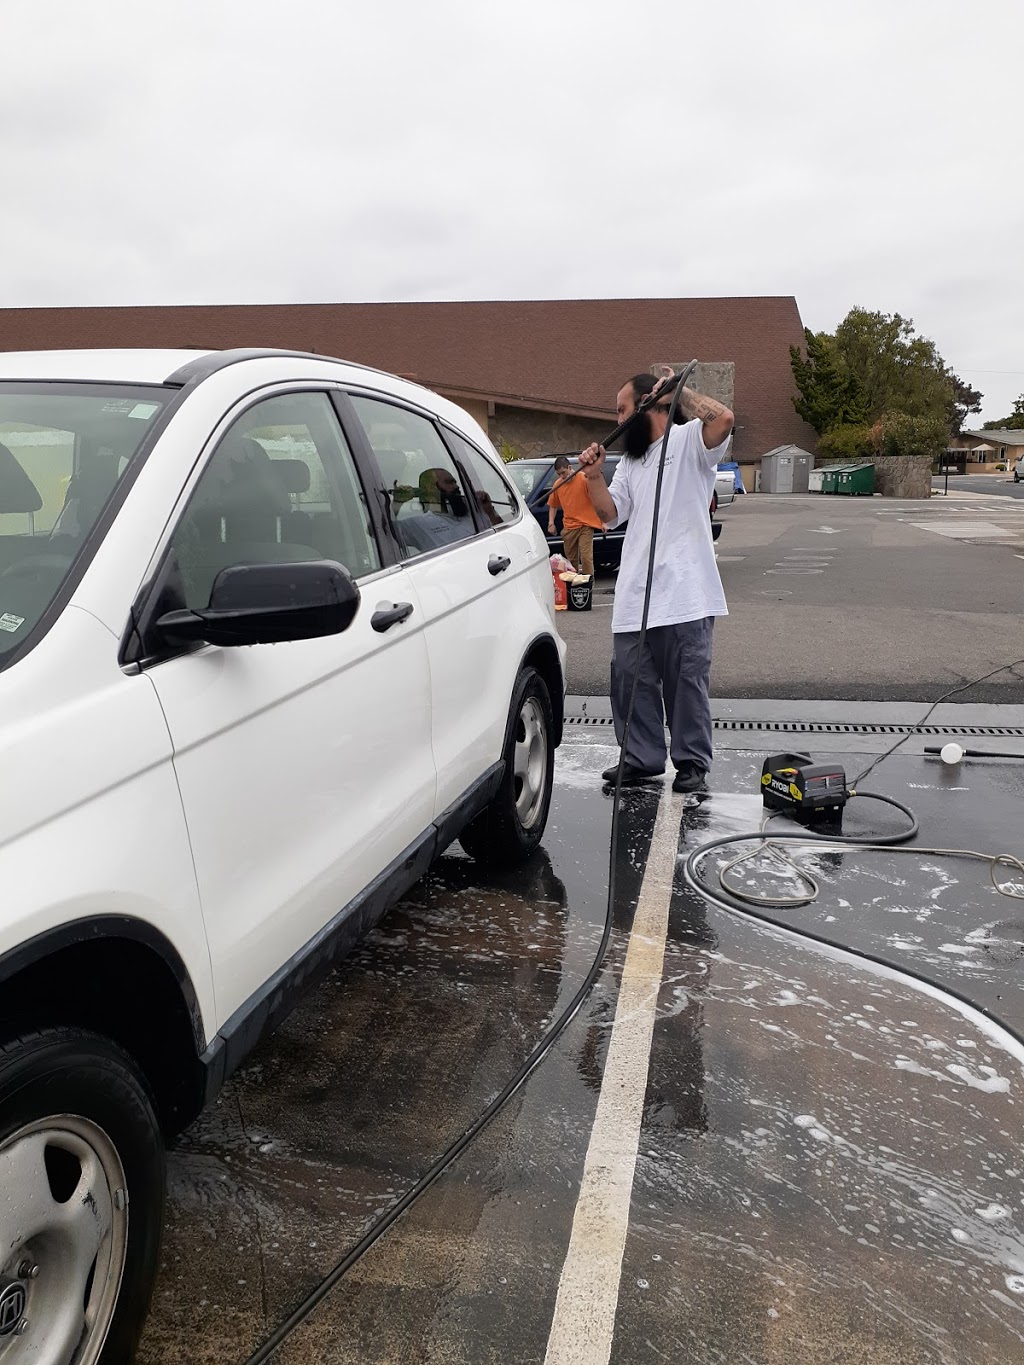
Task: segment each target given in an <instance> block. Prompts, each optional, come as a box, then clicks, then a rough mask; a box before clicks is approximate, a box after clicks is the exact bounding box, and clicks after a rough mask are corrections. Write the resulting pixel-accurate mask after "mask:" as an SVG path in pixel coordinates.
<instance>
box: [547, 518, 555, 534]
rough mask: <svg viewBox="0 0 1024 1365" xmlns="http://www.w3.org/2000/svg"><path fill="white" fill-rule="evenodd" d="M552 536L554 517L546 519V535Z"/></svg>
mask: <svg viewBox="0 0 1024 1365" xmlns="http://www.w3.org/2000/svg"><path fill="white" fill-rule="evenodd" d="M554 534H555V519H554V517H548V535H549V536H553V535H554Z"/></svg>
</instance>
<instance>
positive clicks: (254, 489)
mask: <svg viewBox="0 0 1024 1365" xmlns="http://www.w3.org/2000/svg"><path fill="white" fill-rule="evenodd" d="M172 550H173V553H174V555H175V557H176V560H177V567H178V571H179V573H180V575H181V584H182V588H183V590H184V598H185V604H186V606H188V607H191V608H193V609H197V608H198V609H202V608H203V607H205V606H207V605H208V603H209V600H210V590H211V588H212V587H213V583H214V580H215V578H216V577H217V574H218V573H219V572H220V571H221V569H224V568H227V567H228V565H233V564H268V563H296V562H299V561H302V560H311V559H333V560H336V561H337V562H338V563H340V564H344V566H345V568H346V569H348V571H349V572H350V573H351V574H352V576H353V577H354V578H358V577H360V576H361V575H364V574H367V573H372V572H373V570H375V569H378V568H379V567H380V557H379V555H378V552H377V546H376V543H375V541H374V538H373V534H372V531H371V529H370V525H369V516H368V513H367V508H366V500H365V497H364V495H363V490H362V487H361V485H360V483H359V479H358V476H357V474H356V470H355V465H354V463H353V460H352V455H351V453H350V451H349V449H348V445H347V444H346V442H345V438H344V436H343V434H342V431H341V428H340V427H339V425H338V423H337V420H336V418H335V416H334V411H333V408H332V407H331V404H330V401H329V399H328V398H327V395H326V394H323V393H294V394H291V393H290V394H282V395H280V396H279V397H276V398H268V399H265V400H264V401H263V402H261V403H257V404H255V405H254V406H253V407H251V408H250V409H249V410H248V411H247V412H245V413H244V414H243V415H242V416H241V417H240V418H239V419H238V421H237V422H235V423H234V424H233V425H232V426H231V427H230V428H229V430H228V431H227V432H226V433H225V435H224V436H223V437H222V439H221V441H220V443H219V444H218V446H217V449H216V450H215V451H214V453H213V455H212V456H211V457H210V461H209V464H208V465H207V466H206V469H205V470H204V472H203V475H202V477H201V478H200V480H199V482H198V484H197V485H196V488H195V491H194V492H193V494H192V498H191V500H190V502H189V505H188V508H187V509H186V511H185V514H184V516H183V517H182V519H181V522H180V523H179V525H178V528H177V530H176V531H175V534H174V539H173V541H172Z"/></svg>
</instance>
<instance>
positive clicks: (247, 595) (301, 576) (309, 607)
mask: <svg viewBox="0 0 1024 1365" xmlns="http://www.w3.org/2000/svg"><path fill="white" fill-rule="evenodd" d="M359 600H360V598H359V589H358V587H357V586H356V584H355V582H354V581H353V579H352V576H351V574H350V573H349V572H348V570H347V569H346V568H345V567H344V566H343V565H341V564H337V563H335V562H334V561H333V560H329V559H314V560H305V561H300V562H298V563H293V564H232V565H230V566H229V567H228V568H226V569H221V571H220V573H219V574H218V575H217V577H216V579H215V580H214V584H213V588H212V589H211V591H210V605H209V606H208V607H206V608H204V609H203V610H201V611H188V610H185V611H169V612H165V613H164V615H163V616H161V617H160V618H159V619H158V620H157V623H156V625H157V629H158V630H159V631H160V632H161V633H162V634H164V635H165V636H167V637H168V639H170V640H173V641H179V640H191V641H197V642H205V643H206V644H210V645H226V646H232V645H273V644H281V643H284V642H285V641H288V640H315V639H318V638H319V637H321V636H324V635H340V634H341V632H342V631H343V630H347V629H348V628H349V626H350V625H351V624H352V621H353V620H354V618H355V614H356V612H357V611H358V609H359Z"/></svg>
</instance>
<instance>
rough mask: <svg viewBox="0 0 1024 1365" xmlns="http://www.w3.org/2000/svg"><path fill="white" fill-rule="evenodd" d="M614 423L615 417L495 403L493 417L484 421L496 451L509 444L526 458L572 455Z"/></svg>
mask: <svg viewBox="0 0 1024 1365" xmlns="http://www.w3.org/2000/svg"><path fill="white" fill-rule="evenodd" d="M614 425H615V418H614V416H612V417H610V418H608V419H606V420H605V421H601V419H600V418H597V417H568V416H566V415H565V414H563V413H559V412H538V411H536V410H535V409H533V408H509V407H505V406H504V405H503V404H501V403H496V404H495V405H494V416H493V417H490V418H488V421H487V435H488V436H489V437H490V438H491V440H492V442H493V443H494V445H495V446H496V448H497V449H498V450H501V448H502V446H503V445H509V446H511V447H512V449H513V450H514V451H515V452H516V455H517V456H518V457H519V458H520V459H528V458H529V457H530V456H531V455H556V454H563V453H564V454H566V455H574V454H576V453H577V452H578V451H581V450H583V449H584V448H585V447H586V446H588V445H590V443H591V441H597V440H600V438H601V437H602V436H606V435H607V434H608V432H609V431H610V430H611V429H612V427H613V426H614Z"/></svg>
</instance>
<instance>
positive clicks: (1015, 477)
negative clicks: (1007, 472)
mask: <svg viewBox="0 0 1024 1365" xmlns="http://www.w3.org/2000/svg"><path fill="white" fill-rule="evenodd" d="M1013 481H1014V483H1020V475H1019V474H1018V473H1017V471H1016V470H1014V471H1013Z"/></svg>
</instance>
